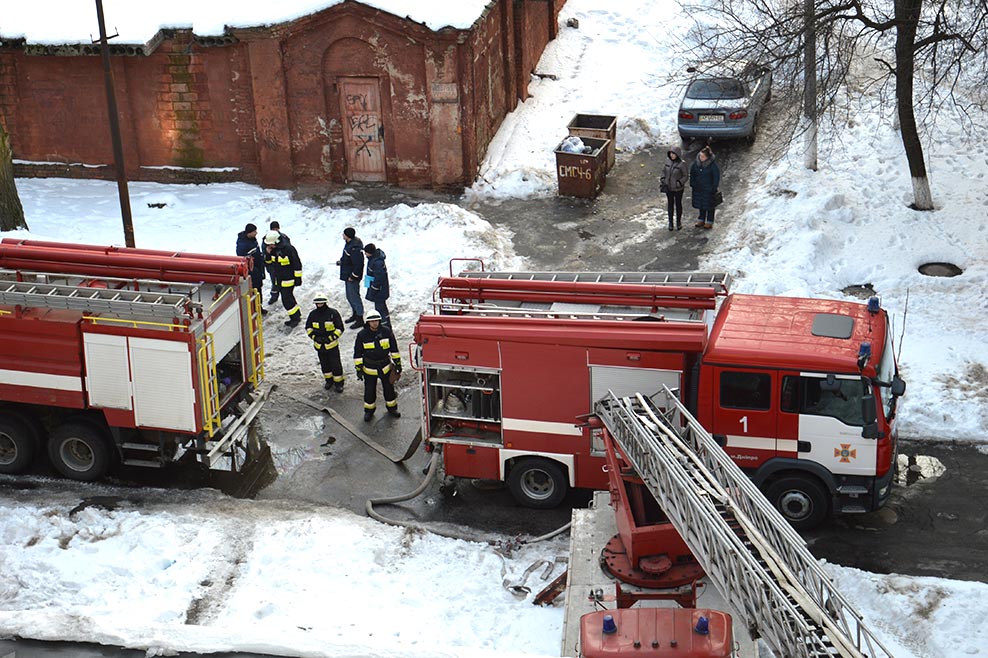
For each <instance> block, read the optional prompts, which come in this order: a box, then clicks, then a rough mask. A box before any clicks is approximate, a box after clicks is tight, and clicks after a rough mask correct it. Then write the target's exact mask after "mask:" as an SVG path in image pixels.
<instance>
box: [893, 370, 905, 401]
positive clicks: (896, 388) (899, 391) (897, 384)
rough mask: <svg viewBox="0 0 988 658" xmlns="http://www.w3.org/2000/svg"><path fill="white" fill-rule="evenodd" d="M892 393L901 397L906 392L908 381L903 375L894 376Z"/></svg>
mask: <svg viewBox="0 0 988 658" xmlns="http://www.w3.org/2000/svg"><path fill="white" fill-rule="evenodd" d="M891 388H892V395H893V396H895V397H901V396H903V395H905V394H906V382H905V380H904V379H902V377H899V375H896V376H895V377H893V378H892V387H891Z"/></svg>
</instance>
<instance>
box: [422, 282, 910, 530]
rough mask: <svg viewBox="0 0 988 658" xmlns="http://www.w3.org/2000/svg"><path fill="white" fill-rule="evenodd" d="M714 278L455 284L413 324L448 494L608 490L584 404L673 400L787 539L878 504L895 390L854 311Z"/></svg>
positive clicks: (553, 500) (426, 417) (886, 482)
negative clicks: (495, 486)
mask: <svg viewBox="0 0 988 658" xmlns="http://www.w3.org/2000/svg"><path fill="white" fill-rule="evenodd" d="M730 285H731V279H730V277H729V276H728V275H726V274H718V273H712V274H711V273H662V272H652V273H559V272H534V273H533V272H484V271H474V272H463V273H461V274H460V275H459V276H455V277H454V276H450V277H444V278H441V279H440V280H439V285H438V286H437V288H436V291H435V293H434V296H433V311H432V313H428V314H425V315H423V316H421V317H420V319H419V321H418V323H417V325H416V328H415V343H416V347H415V349H416V358H417V361H418V365H419V368H420V371H421V374H422V400H423V428H422V432H423V437H426V439H427V440H426V449H430V450H441V451H442V455H443V461H442V464H443V467H444V469H445V475H446V478H447V479H446V484H447V485H448V486H450V485H454V484H455V479H456V478H478V479H493V480H503V481H505V482H507V484H508V486H509V488H510V490H511V492H512V494H513V495H514V497H515V498H516V500H517V501H518V502H519V503H521V504H523V505H527V506H530V507H537V508H548V507H553V506H556V505H558V504H559V503H560V502H562V500H563V499H564V497H565V496H566V494H567V492H568V490H569V489H570V488H572V487H587V488H593V489H605V488H606V487H607V473H606V466H605V461H604V448H603V444H602V441H601V436H600V431H599V429H595V428H594V426H593V425H594V424H593V423H591V422H589V421H588V419H589V416H590V415H591V414H592V409H593V406H594V404H595V403H596V402H597V401H599V400H601V399H602V398H604V397H606V396H607V395H608V394H609V393H614V394H615V395H618V396H621V395H630V394H633V393H639V392H640V393H642V394H644V395H646V396H653V395H657V394H658V392H659V391H660V390H661V388H662V385H666V386H668V387H669V388H672V389H674V390H677V391H679V392H680V396H681V398H682V400H683V401H684V403H686V404H687V407H688V408H689V409H690V410H691V411H692V412H693V413H694V414H695V415H696V417H697V418H698V419H699V421H700V422H701V423H702V424H703V425H704V427H706V428H707V429H708V430H709V431H710V432H711V433H712V434H714V435H715V437H716V439H717V440H718V441H719V442H720V443H722V445H723V446H724V449H725V451H726V452H727V453H728V454H729V455H730V456H731V457H732V459H734V460H735V461H736V462H737V463H738V465H739V466H741V467H742V468H743V469H744V470H745V472H746V473H748V474H749V475H750V476H751V477H752V479H753V480H754V481H755V482H756V484H758V486H759V487H760V488H761V489H762V490H763V491H764V492H765V493H766V496H767V497H768V498H769V500H770V501H771V502H772V503H773V504H774V505H775V506H776V507H778V508H779V510H780V511H781V512H782V513H783V515H784V516H785V517H786V518H787V519H788V520H789V521H790V523H792V524H793V525H794V526H795V527H797V528H800V529H805V528H810V527H813V526H815V525H817V524H819V523H820V522H822V521H823V520H824V519H825V518H827V516H828V515H829V514H831V513H835V512H866V511H871V510H874V509H877V508H878V507H880V506H881V505H882V504H883V503H884V501H885V500H886V498H887V496H888V494H889V490H890V487H891V481H892V477H893V470H894V468H893V467H894V464H895V450H896V434H895V427H894V417H895V410H896V403H897V400H898V397H899V396H901V395H902V394H903V393H904V390H905V384H904V382H902V380H901V379H900V378H899V377H898V375H897V372H896V365H895V359H894V356H893V353H892V343H891V333H890V331H889V326H888V322H889V320H888V316H887V314H886V312H885V311H884V309H882V308H881V307H880V306H879V304H878V300H877V299H874V300H873V301H871V302H869V303H868V304H867V305H866V304H861V303H854V302H848V301H835V300H823V299H798V298H784V297H765V296H757V295H738V294H731V293H730V290H729V288H730Z"/></svg>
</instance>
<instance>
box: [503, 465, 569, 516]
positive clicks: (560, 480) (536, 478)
mask: <svg viewBox="0 0 988 658" xmlns="http://www.w3.org/2000/svg"><path fill="white" fill-rule="evenodd" d="M508 489H510V490H511V495H512V496H514V498H515V500H516V501H518V503H519V504H520V505H524V506H525V507H532V508H534V509H552V508H553V507H556V506H557V505H559V503H561V502H563V498H565V497H566V493H567V492H568V491H569V481H568V480H567V478H566V471H564V470H563V467H562V466H560V465H559V464H558V463H556V462H554V461H552V460H549V459H542V458H539V457H529V458H528V459H522V460H520V461H519V462H517V463H516V464H515V465H514V466H512V467H511V473H509V474H508Z"/></svg>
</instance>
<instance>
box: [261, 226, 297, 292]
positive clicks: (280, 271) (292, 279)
mask: <svg viewBox="0 0 988 658" xmlns="http://www.w3.org/2000/svg"><path fill="white" fill-rule="evenodd" d="M264 262H265V263H267V264H268V265H271V266H272V270H273V271H272V276H274V279H275V281H279V282H281V285H282V286H283V287H285V288H288V287H291V286H300V285H302V260H301V259H300V258H299V257H298V251H296V250H295V247H293V246H292V244H291V242H289V241H288V239H287V238H286V237H285V236H281V239H280V240H278V244H276V245H275V246H274V249H272V250H271V252H270V253H268V255H267V257H266V258H265V260H264Z"/></svg>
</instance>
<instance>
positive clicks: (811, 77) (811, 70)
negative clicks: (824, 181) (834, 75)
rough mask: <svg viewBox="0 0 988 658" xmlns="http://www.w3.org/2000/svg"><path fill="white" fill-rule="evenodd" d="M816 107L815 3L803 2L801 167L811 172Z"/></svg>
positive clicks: (814, 162) (811, 0)
mask: <svg viewBox="0 0 988 658" xmlns="http://www.w3.org/2000/svg"><path fill="white" fill-rule="evenodd" d="M816 105H817V102H816V1H815V0H803V115H804V116H805V117H806V121H807V124H808V125H807V128H806V134H805V135H804V144H805V150H804V151H803V165H804V166H805V167H806V168H807V169H810V170H812V171H816V170H817V152H818V149H817V111H816Z"/></svg>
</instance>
